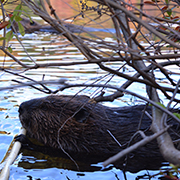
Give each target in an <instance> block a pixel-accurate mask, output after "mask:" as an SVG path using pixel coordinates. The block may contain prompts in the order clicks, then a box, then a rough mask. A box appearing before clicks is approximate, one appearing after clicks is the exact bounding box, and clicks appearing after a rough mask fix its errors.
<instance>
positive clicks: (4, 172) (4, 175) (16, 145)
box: [0, 128, 26, 180]
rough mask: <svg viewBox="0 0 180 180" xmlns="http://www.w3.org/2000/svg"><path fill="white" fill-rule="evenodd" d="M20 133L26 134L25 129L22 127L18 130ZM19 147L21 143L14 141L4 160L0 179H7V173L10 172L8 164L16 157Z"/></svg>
mask: <svg viewBox="0 0 180 180" xmlns="http://www.w3.org/2000/svg"><path fill="white" fill-rule="evenodd" d="M20 134H24V135H26V129H24V128H22V129H21V131H20ZM20 148H21V143H20V142H18V141H17V142H15V143H14V145H13V148H12V150H11V152H10V154H9V156H8V157H7V159H6V161H5V165H4V167H3V169H2V171H1V173H0V180H7V179H9V174H10V165H11V164H12V163H13V162H14V160H15V159H16V157H17V155H18V153H19V150H20Z"/></svg>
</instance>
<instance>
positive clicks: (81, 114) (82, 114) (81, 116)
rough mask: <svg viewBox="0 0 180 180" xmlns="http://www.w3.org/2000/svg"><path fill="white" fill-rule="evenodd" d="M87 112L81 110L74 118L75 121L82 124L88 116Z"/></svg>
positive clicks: (83, 109)
mask: <svg viewBox="0 0 180 180" xmlns="http://www.w3.org/2000/svg"><path fill="white" fill-rule="evenodd" d="M89 114H90V113H89V112H88V111H87V110H86V109H85V108H81V109H80V110H79V111H78V112H77V113H76V114H75V116H74V118H75V119H76V121H78V122H80V123H83V122H84V121H85V120H86V119H87V117H88V116H89Z"/></svg>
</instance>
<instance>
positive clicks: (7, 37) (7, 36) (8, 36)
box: [5, 30, 14, 41]
mask: <svg viewBox="0 0 180 180" xmlns="http://www.w3.org/2000/svg"><path fill="white" fill-rule="evenodd" d="M13 35H14V34H13V31H12V30H11V31H9V32H7V33H6V37H5V38H6V39H7V41H10V40H11V39H12V38H13Z"/></svg>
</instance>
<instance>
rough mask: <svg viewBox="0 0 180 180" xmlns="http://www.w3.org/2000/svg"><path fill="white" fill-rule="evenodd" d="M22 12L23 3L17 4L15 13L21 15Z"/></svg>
mask: <svg viewBox="0 0 180 180" xmlns="http://www.w3.org/2000/svg"><path fill="white" fill-rule="evenodd" d="M21 13H22V4H19V5H17V6H16V8H15V9H14V11H13V15H14V16H16V15H19V16H20V15H21Z"/></svg>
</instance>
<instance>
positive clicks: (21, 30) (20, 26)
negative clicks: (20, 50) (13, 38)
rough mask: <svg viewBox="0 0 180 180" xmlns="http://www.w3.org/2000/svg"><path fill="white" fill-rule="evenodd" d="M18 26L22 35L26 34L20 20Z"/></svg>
mask: <svg viewBox="0 0 180 180" xmlns="http://www.w3.org/2000/svg"><path fill="white" fill-rule="evenodd" d="M18 28H19V32H20V34H21V35H22V36H24V35H25V30H24V27H23V25H22V24H21V23H20V22H18Z"/></svg>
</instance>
